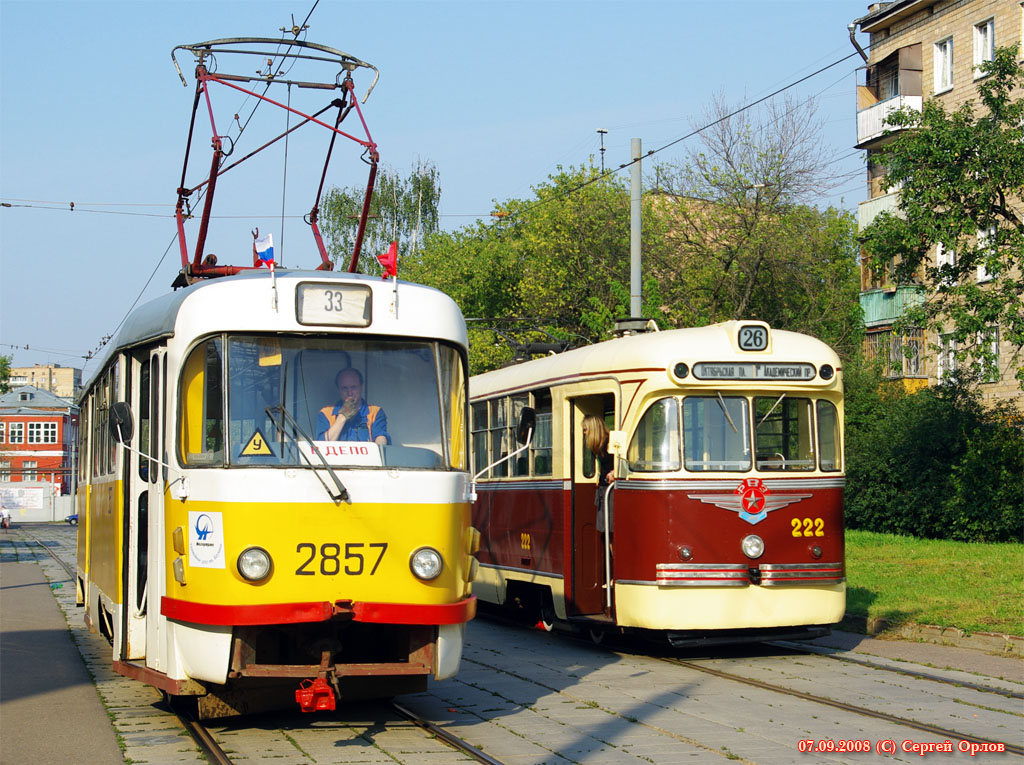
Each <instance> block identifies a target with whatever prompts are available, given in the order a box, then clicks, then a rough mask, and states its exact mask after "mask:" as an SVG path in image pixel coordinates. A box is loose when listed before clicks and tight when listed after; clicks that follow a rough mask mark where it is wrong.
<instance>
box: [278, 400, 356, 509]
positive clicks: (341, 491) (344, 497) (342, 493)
mask: <svg viewBox="0 0 1024 765" xmlns="http://www.w3.org/2000/svg"><path fill="white" fill-rule="evenodd" d="M266 412H267V417H269V418H270V421H271V422H272V423H274V427H275V428H277V429H278V430H279V431H280V432H281V434H282V435H283V436H285V437H287V438H288V439H289V440H290V441H291V442H292V443H293V444H295V446H296V447H297V446H298V445H299V444H298V442H297V441H296V440H295V436H293V435H292V434H291V433H289V432H288V431H286V430H285V429H284V428H283V427H281V425H280V424H279V423H278V421H277V419H275V417H274V412H280V413H281V417H282V418H283V419H284V420H285V421H286V422H287V424H289V425H291V426H292V427H293V428H295V432H296V433H298V434H299V435H300V436H302V439H303V440H304V441H305V442H306V443H307V444H309V448H310V450H311V451H312V452H313V454H315V455H316V456H317V457H319V458H320V463H321V465H323V467H324V468H325V469H326V470H327V473H328V474H329V475H330V476H331V480H332V481H333V482H334V486H335V487H336V488H337V489H338V491H337V493H335V492H333V491H331V487H330V486H328V485H327V484H326V483H325V482H324V479H323V478H321V477H320V472H319V471H318V470H317V468H316V465H314V464H313V463H312V462H310V460H309V457H307V456H306V455H305V453H304V452H303V451H302V449H298V452H299V454H301V455H302V459H304V460H305V461H306V464H307V465H309V466H310V467H311V468H313V475H315V476H316V477H317V478H318V479H319V480H320V483H322V484H323V487H324V489H325V490H326V491H327V495H328V496H329V497H330V498H331V499H332V500H334V504H336V505H340V504H341V503H342V502H350V501H351V500H350V499H349V496H348V489H346V488H345V487H344V486H343V485H342V483H341V479H340V478H338V474H337V473H335V472H334V468H332V467H331V466H330V465H328V464H327V460H325V459H324V455H322V454H321V453H320V450H319V449H317V448H316V444H314V443H313V439H312V438H310V437H309V436H308V435H306V432H305V431H304V430H303V429H302V428H301V427H299V423H297V422H296V421H295V418H294V417H292V415H291V413H290V412H289V411H288V410H287V409H285V408H284V404H278V405H277V406H268V407H267V408H266Z"/></svg>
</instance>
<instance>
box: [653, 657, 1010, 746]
mask: <svg viewBox="0 0 1024 765" xmlns="http://www.w3.org/2000/svg"><path fill="white" fill-rule="evenodd" d="M660 658H661V660H662V661H665V662H668V663H669V664H675V665H677V666H680V667H686V668H688V669H692V670H695V671H697V672H704V673H705V674H708V675H713V676H715V677H720V678H722V679H724V680H734V681H736V682H738V683H743V684H745V685H751V686H753V687H755V688H761V689H763V690H766V691H772V692H774V693H782V694H786V695H787V696H795V697H796V698H798V699H803V700H805V701H810V702H812V703H815V704H822V705H824V706H829V707H834V708H835V709H840V710H842V711H844V712H853V713H854V714H859V715H863V716H864V717H873V718H875V719H876V720H885V721H886V722H891V723H893V724H895V725H901V726H903V727H906V728H914V729H916V730H920V731H924V732H925V733H931V734H932V735H935V736H939V737H940V738H957V739H960V740H962V741H970V742H972V743H975V744H1002V745H1003V746H1004V747H1006V751H1007V752H1009V753H1011V754H1017V755H1021V756H1024V747H1021V746H1017V745H1015V744H1008V743H1006V742H1005V741H995V740H993V739H989V738H982V737H980V736H972V735H970V734H966V733H960V732H958V731H953V730H949V729H947V728H940V727H938V726H937V725H930V724H928V723H921V722H918V721H916V720H910V719H907V718H905V717H897V716H896V715H891V714H888V713H886V712H878V711H876V710H874V709H868V708H866V707H858V706H854V705H852V704H847V703H846V702H843V701H836V700H834V699H829V698H825V697H824V696H815V695H814V694H812V693H804V692H803V691H797V690H794V689H792V688H786V687H785V686H781V685H772V684H771V683H765V682H762V681H761V680H754V679H753V678H749V677H743V676H742V675H734V674H732V673H730V672H723V671H721V670H718V669H711V668H710V667H702V666H701V665H700V664H695V663H694V662H690V661H683V660H682V659H673V658H671V657H668V656H662V657H660Z"/></svg>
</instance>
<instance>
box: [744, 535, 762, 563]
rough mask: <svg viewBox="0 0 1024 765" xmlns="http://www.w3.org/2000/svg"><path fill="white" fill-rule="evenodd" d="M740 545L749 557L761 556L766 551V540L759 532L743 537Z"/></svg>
mask: <svg viewBox="0 0 1024 765" xmlns="http://www.w3.org/2000/svg"><path fill="white" fill-rule="evenodd" d="M740 547H741V548H742V550H743V554H744V555H746V556H747V557H748V558H760V557H761V555H762V554H763V553H764V540H763V539H761V537H759V536H758V535H757V534H749V535H748V536H745V537H743V541H742V542H741V543H740Z"/></svg>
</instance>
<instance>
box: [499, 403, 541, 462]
mask: <svg viewBox="0 0 1024 765" xmlns="http://www.w3.org/2000/svg"><path fill="white" fill-rule="evenodd" d="M509 404H510V406H511V408H512V416H511V417H509V429H510V430H511V431H512V433H511V434H510V435H509V437H508V438H507V439H506V442H507V443H508V444H509V446H510V448H511V450H512V451H515V450H516V449H518V448H519V447H520V446H521V445H522V444H519V443H517V442H516V439H515V427H516V425H518V423H519V418H520V417H521V416H522V414H523V409H525V408H526V407H528V406H529V405H530V397H529V396H528V395H526V394H521V395H517V396H512V397H511V398H510V399H509ZM534 430H536V428H534ZM534 437H536V433H534ZM528 452H529V450H527V451H524V452H520V453H519V454H517V455H516V456H515V458H514V459H513V460H511V462H512V475H514V476H528V475H530V458H529V456H528Z"/></svg>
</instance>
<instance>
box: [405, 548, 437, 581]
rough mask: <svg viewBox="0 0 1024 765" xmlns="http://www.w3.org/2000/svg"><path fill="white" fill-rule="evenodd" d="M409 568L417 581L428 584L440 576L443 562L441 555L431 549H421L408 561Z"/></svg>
mask: <svg viewBox="0 0 1024 765" xmlns="http://www.w3.org/2000/svg"><path fill="white" fill-rule="evenodd" d="M409 568H410V569H412V573H413V574H414V575H415V576H416V578H417V579H422V580H423V581H425V582H429V581H430V580H431V579H437V577H439V576H440V575H441V569H443V568H444V560H443V559H442V558H441V553H439V552H438V551H437V550H435V549H434V548H433V547H421V548H420V549H419V550H417V551H416V552H414V553H413V554H412V557H411V558H410V559H409Z"/></svg>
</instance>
